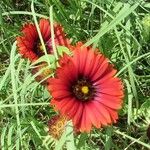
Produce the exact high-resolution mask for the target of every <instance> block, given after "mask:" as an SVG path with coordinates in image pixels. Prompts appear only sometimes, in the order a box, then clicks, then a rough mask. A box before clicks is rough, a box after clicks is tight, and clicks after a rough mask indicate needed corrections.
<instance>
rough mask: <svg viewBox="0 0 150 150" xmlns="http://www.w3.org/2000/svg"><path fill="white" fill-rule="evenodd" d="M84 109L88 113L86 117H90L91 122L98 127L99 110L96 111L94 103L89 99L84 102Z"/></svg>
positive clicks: (99, 125) (99, 124)
mask: <svg viewBox="0 0 150 150" xmlns="http://www.w3.org/2000/svg"><path fill="white" fill-rule="evenodd" d="M85 109H86V111H87V114H88V118H87V119H90V120H91V122H92V124H93V125H94V126H95V127H97V128H100V127H101V123H100V120H99V112H98V111H96V109H95V105H94V104H93V103H92V102H91V101H89V102H87V103H86V105H85Z"/></svg>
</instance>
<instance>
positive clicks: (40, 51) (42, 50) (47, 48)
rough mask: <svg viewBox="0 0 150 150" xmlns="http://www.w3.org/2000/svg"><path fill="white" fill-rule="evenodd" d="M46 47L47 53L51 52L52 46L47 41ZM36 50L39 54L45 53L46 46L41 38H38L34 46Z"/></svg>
mask: <svg viewBox="0 0 150 150" xmlns="http://www.w3.org/2000/svg"><path fill="white" fill-rule="evenodd" d="M45 47H46V51H47V53H48V54H49V53H51V48H50V47H49V45H48V43H45ZM34 52H35V53H36V54H37V55H38V56H39V57H41V56H43V55H44V54H45V53H44V48H43V46H42V44H41V42H40V41H39V40H37V42H36V43H35V47H34Z"/></svg>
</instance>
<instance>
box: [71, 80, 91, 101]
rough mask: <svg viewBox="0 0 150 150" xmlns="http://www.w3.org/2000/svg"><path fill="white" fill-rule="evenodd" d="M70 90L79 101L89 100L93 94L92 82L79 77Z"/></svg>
mask: <svg viewBox="0 0 150 150" xmlns="http://www.w3.org/2000/svg"><path fill="white" fill-rule="evenodd" d="M72 91H73V94H74V95H75V97H76V98H77V99H79V100H81V101H87V100H90V99H91V98H92V97H93V94H94V88H93V86H92V84H91V83H90V82H89V81H88V80H86V79H84V78H83V79H79V80H78V81H77V82H76V83H75V84H74V85H73V86H72Z"/></svg>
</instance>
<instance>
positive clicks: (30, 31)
mask: <svg viewBox="0 0 150 150" xmlns="http://www.w3.org/2000/svg"><path fill="white" fill-rule="evenodd" d="M39 28H40V31H41V34H42V37H43V40H44V43H45V47H46V50H47V53H48V54H50V53H52V52H53V50H52V40H51V30H50V23H49V21H48V20H47V19H40V21H39ZM22 33H23V36H20V37H17V46H18V48H19V53H20V54H21V55H22V56H23V57H24V58H29V59H30V61H35V60H37V59H38V58H39V57H41V56H43V55H44V50H43V47H42V45H41V42H40V39H39V36H38V32H37V29H36V26H35V25H34V24H31V23H29V24H25V25H24V27H23V29H22ZM54 35H55V38H54V41H55V44H56V45H61V46H66V47H68V45H69V43H70V42H69V40H68V39H66V37H65V33H64V32H63V28H62V26H61V25H59V24H54Z"/></svg>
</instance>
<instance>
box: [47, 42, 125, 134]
mask: <svg viewBox="0 0 150 150" xmlns="http://www.w3.org/2000/svg"><path fill="white" fill-rule="evenodd" d="M81 46H83V44H81V43H79V44H77V45H76V46H75V47H74V51H73V56H68V55H64V56H63V57H62V59H61V63H60V67H59V68H57V71H56V74H55V78H51V79H49V81H48V82H49V83H50V84H49V85H48V89H49V91H50V92H51V94H52V96H53V101H52V104H53V105H55V107H56V109H57V110H59V111H60V113H61V114H62V115H65V116H67V117H68V118H69V119H71V120H72V121H73V124H74V126H75V127H76V128H77V130H79V131H81V132H84V131H85V132H90V130H91V128H92V126H95V127H97V128H100V127H102V126H106V125H108V124H111V123H114V122H116V120H117V119H118V113H117V110H118V109H120V108H121V106H122V102H123V100H122V99H123V96H124V94H123V85H122V82H121V81H120V79H119V78H117V77H115V76H114V75H115V74H116V70H115V69H114V68H113V66H112V65H111V64H110V63H109V62H108V59H106V58H105V57H104V56H103V55H102V54H100V53H98V52H95V51H94V50H93V49H92V48H90V47H88V48H87V47H81ZM63 60H64V61H63Z"/></svg>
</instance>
